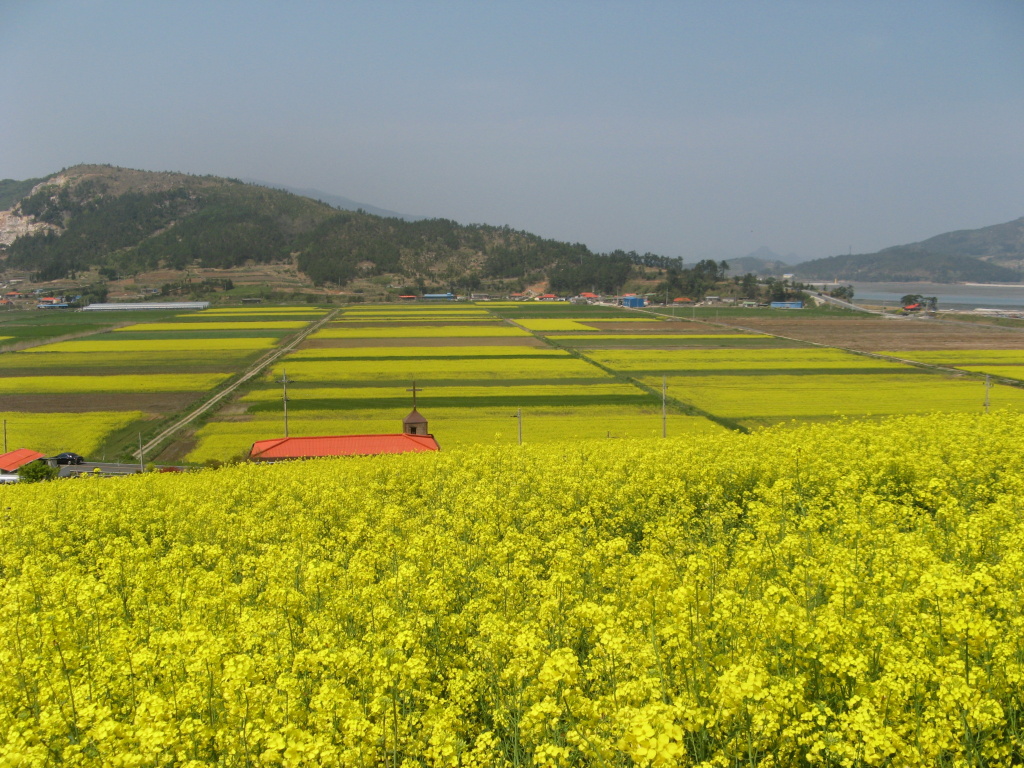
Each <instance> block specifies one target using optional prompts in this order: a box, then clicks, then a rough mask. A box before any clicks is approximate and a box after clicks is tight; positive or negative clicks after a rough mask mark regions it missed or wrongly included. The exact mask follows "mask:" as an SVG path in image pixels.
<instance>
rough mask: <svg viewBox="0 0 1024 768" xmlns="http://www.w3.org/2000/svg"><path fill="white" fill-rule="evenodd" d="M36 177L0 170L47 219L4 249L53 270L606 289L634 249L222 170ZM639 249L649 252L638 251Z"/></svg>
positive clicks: (40, 273)
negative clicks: (262, 271) (283, 272)
mask: <svg viewBox="0 0 1024 768" xmlns="http://www.w3.org/2000/svg"><path fill="white" fill-rule="evenodd" d="M47 182H48V183H46V184H44V185H43V186H41V187H39V188H38V189H36V191H35V192H34V193H32V194H28V192H29V191H30V190H31V189H32V188H33V187H35V186H36V184H38V183H40V182H39V180H38V179H37V180H32V181H31V182H13V181H5V182H3V185H2V186H0V192H2V193H4V194H5V198H4V199H6V200H7V201H8V202H9V204H10V205H11V206H13V207H14V209H15V212H17V213H20V214H21V215H23V216H27V217H31V218H32V219H33V220H35V221H37V222H45V223H46V224H49V225H51V229H50V230H49V231H47V232H40V233H36V234H33V235H25V236H22V237H20V238H18V239H17V240H15V241H14V243H13V244H11V245H10V246H9V247H8V248H7V249H6V252H5V257H6V260H7V264H8V266H10V267H13V268H18V269H24V270H30V271H31V272H32V273H33V274H34V275H35V276H36V278H37V279H39V280H54V279H58V278H62V277H67V276H74V275H76V274H77V273H80V272H84V271H87V270H89V269H93V268H97V267H100V268H105V269H108V270H113V271H114V272H116V273H117V274H120V275H132V274H137V273H139V272H144V271H148V270H153V269H158V268H170V269H185V268H187V267H190V266H193V265H195V266H199V267H208V268H209V267H212V268H232V267H239V266H243V265H245V264H251V263H276V262H282V263H283V262H294V263H295V264H296V265H297V266H298V268H299V270H301V271H302V272H304V273H305V274H306V275H307V276H308V277H309V278H311V279H312V280H313V281H314V282H315V283H317V284H326V283H332V284H335V285H339V286H344V285H346V284H348V283H349V282H350V281H352V280H353V279H355V278H357V277H368V276H374V275H384V274H390V275H394V276H395V279H396V280H399V281H404V282H406V283H407V284H409V285H410V286H416V288H417V289H420V290H423V289H427V288H431V287H443V288H444V289H445V290H451V289H454V290H475V289H478V288H481V287H487V286H490V287H506V288H516V287H522V286H523V285H526V284H529V283H533V282H537V281H541V280H547V281H549V282H550V286H551V289H552V290H555V291H559V292H572V291H579V290H591V289H596V290H598V291H602V292H609V293H611V292H615V291H618V290H619V289H620V288H621V287H622V285H623V284H624V283H625V281H626V279H627V278H628V277H629V276H630V275H631V273H632V272H633V271H634V265H635V264H638V263H639V260H640V258H641V257H638V256H637V255H636V254H627V253H624V252H622V251H617V252H615V253H611V254H595V253H593V252H591V251H590V250H589V249H588V248H587V247H586V246H584V245H581V244H579V243H575V244H570V243H564V242H559V241H556V240H547V239H544V238H541V237H538V236H537V235H533V234H530V233H528V232H522V231H517V230H513V229H511V228H510V227H495V226H488V225H468V226H466V225H460V224H457V223H455V222H453V221H448V220H445V219H429V220H419V221H406V220H403V219H400V218H384V217H380V216H374V215H371V214H368V213H366V212H363V211H341V210H338V209H336V208H333V207H331V206H329V205H327V204H325V203H322V202H319V201H316V200H311V199H309V198H305V197H301V196H299V195H294V194H291V193H289V192H285V191H283V190H277V189H269V188H267V187H261V186H257V185H252V184H245V183H243V182H240V181H237V180H234V179H224V178H217V177H212V176H190V175H186V174H178V173H150V172H146V171H136V170H129V169H124V168H115V167H112V166H103V165H82V166H75V167H74V168H70V169H66V170H64V171H62V172H61V173H59V174H56V175H55V176H53V177H51V178H49V179H48V180H47ZM648 256H649V255H648Z"/></svg>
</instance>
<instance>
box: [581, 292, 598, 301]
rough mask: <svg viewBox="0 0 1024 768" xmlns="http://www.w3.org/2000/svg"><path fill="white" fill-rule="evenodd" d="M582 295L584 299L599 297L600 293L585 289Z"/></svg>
mask: <svg viewBox="0 0 1024 768" xmlns="http://www.w3.org/2000/svg"><path fill="white" fill-rule="evenodd" d="M580 296H582V297H583V298H584V299H596V298H598V295H597V294H596V293H591V292H590V291H584V292H583V293H581V294H580Z"/></svg>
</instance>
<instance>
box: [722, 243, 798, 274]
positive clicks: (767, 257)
mask: <svg viewBox="0 0 1024 768" xmlns="http://www.w3.org/2000/svg"><path fill="white" fill-rule="evenodd" d="M782 259H783V257H782V256H779V254H777V253H776V252H775V251H773V250H772V249H771V248H769V247H768V246H766V245H762V246H761V247H760V248H758V249H757V250H756V251H752V252H751V253H748V254H747V255H746V256H743V257H741V258H738V259H729V260H728V261H727V262H726V263H727V264H728V265H729V270H730V271H731V272H732V273H733V274H734V275H745V274H747V273H748V272H749V273H751V274H754V275H757V276H758V277H768V276H778V275H781V274H784V273H786V272H790V271H792V267H790V266H789V264H787V263H786V262H785V261H783V260H782Z"/></svg>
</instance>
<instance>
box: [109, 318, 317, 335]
mask: <svg viewBox="0 0 1024 768" xmlns="http://www.w3.org/2000/svg"><path fill="white" fill-rule="evenodd" d="M307 325H309V323H307V322H306V321H304V320H240V321H238V322H231V321H227V322H219V321H216V320H207V321H199V320H196V321H194V322H184V321H182V322H179V323H139V324H138V325H126V326H124V327H123V328H115V329H114V330H115V331H127V332H128V333H141V332H144V331H271V330H289V329H295V328H305V327H306V326H307Z"/></svg>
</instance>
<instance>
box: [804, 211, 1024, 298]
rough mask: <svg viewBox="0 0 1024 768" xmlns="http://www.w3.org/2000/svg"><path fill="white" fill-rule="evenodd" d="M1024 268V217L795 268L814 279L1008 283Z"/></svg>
mask: <svg viewBox="0 0 1024 768" xmlns="http://www.w3.org/2000/svg"><path fill="white" fill-rule="evenodd" d="M1022 268H1024V218H1020V219H1016V220H1014V221H1010V222H1007V223H1005V224H995V225H993V226H990V227H982V228H981V229H964V230H958V231H956V232H946V233H944V234H941V235H936V236H935V237H931V238H928V239H927V240H922V241H921V242H919V243H910V244H908V245H897V246H893V247H891V248H885V249H883V250H881V251H878V252H876V253H862V254H852V255H848V256H830V257H828V258H824V259H814V260H813V261H805V262H803V263H802V264H800V265H798V266H797V267H795V269H794V271H795V272H796V273H797V274H798V275H799V276H800V277H801V278H803V279H810V280H831V279H833V278H837V277H838V278H840V279H844V280H863V281H894V282H904V281H906V282H910V281H918V280H926V281H930V282H936V283H955V282H979V283H1006V282H1018V281H1020V280H1021V269H1022Z"/></svg>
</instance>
